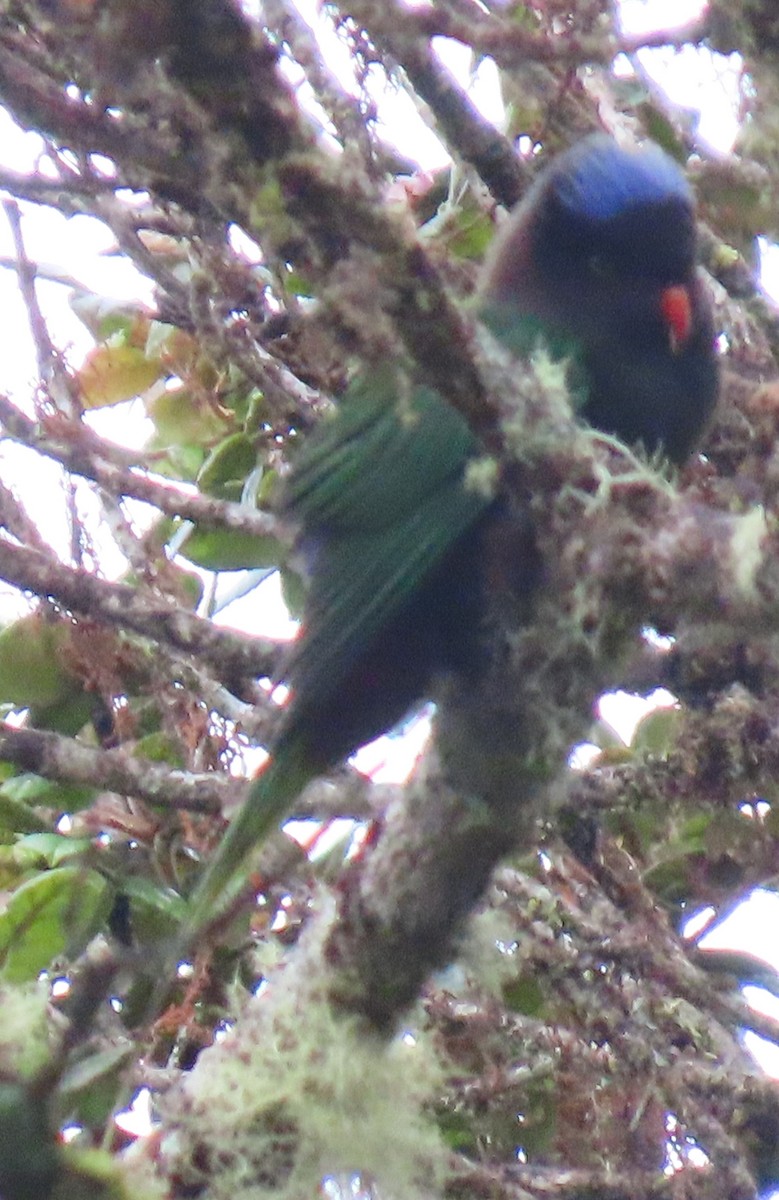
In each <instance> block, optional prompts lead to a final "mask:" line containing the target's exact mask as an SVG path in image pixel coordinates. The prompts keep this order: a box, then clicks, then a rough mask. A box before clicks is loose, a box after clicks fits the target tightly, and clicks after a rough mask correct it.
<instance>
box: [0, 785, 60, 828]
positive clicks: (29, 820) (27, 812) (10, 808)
mask: <svg viewBox="0 0 779 1200" xmlns="http://www.w3.org/2000/svg"><path fill="white" fill-rule="evenodd" d="M49 828H50V824H49V822H48V821H44V819H43V818H42V817H39V816H38V814H37V813H36V812H34V811H33V809H32V808H30V807H29V805H27V804H23V803H21V802H20V801H19V800H14V799H13V798H12V797H10V796H6V795H5V794H4V792H3V791H0V831H2V832H6V833H45V832H48V830H49Z"/></svg>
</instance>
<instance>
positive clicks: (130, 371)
mask: <svg viewBox="0 0 779 1200" xmlns="http://www.w3.org/2000/svg"><path fill="white" fill-rule="evenodd" d="M121 336H122V335H114V337H113V338H112V339H111V340H110V341H108V342H103V343H101V345H99V346H95V347H94V349H93V350H90V352H89V354H88V355H87V357H86V359H85V360H84V364H83V366H82V367H81V369H80V370H79V371H78V372H77V373H76V382H77V383H78V387H79V394H80V398H81V403H82V404H83V406H84V408H86V409H93V408H110V407H111V406H112V405H114V404H121V403H122V402H123V401H124V400H132V399H133V398H134V397H135V396H140V395H141V394H142V393H143V392H145V391H146V390H147V389H148V388H150V387H151V385H152V384H153V383H154V382H155V381H156V380H157V379H159V378H160V376H161V375H162V374H163V367H162V364H161V363H160V362H159V361H158V360H156V359H148V358H147V357H146V355H145V354H144V352H143V350H140V349H138V347H137V346H131V345H129V344H127V343H125V342H119V341H117V338H118V337H121Z"/></svg>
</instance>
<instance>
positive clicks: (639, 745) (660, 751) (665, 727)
mask: <svg viewBox="0 0 779 1200" xmlns="http://www.w3.org/2000/svg"><path fill="white" fill-rule="evenodd" d="M681 719H682V714H681V710H680V709H678V708H675V707H670V706H669V707H667V708H655V709H653V710H652V712H650V713H647V715H646V716H645V717H642V718H641V720H640V721H639V723H638V725H637V726H636V730H635V733H634V734H633V740H632V742H631V746H632V748H633V749H634V750H641V751H643V752H644V753H647V754H652V755H655V756H656V757H658V758H666V757H667V756H668V754H669V753H670V751H671V750H672V749H673V747H674V745H675V744H676V740H677V736H678V733H679V725H680V722H681Z"/></svg>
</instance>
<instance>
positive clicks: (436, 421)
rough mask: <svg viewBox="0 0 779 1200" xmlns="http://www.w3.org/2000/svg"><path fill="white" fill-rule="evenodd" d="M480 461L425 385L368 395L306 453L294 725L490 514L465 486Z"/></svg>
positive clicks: (300, 481)
mask: <svg viewBox="0 0 779 1200" xmlns="http://www.w3.org/2000/svg"><path fill="white" fill-rule="evenodd" d="M480 452H481V453H483V450H482V447H481V445H480V443H479V442H478V441H477V440H476V439H475V438H474V437H473V435H472V434H471V432H470V430H469V429H468V426H467V425H466V423H465V422H464V421H463V419H462V418H461V417H460V416H459V414H458V413H457V412H455V411H454V409H452V408H451V407H450V406H449V405H448V404H446V403H445V401H444V400H442V399H441V397H440V396H438V395H437V393H435V392H433V391H431V390H430V389H427V388H422V387H418V388H415V389H414V392H413V393H412V395H411V396H410V397H408V398H407V399H405V400H402V401H395V402H393V401H392V399H389V400H388V399H387V397H386V395H381V394H379V395H378V396H377V394H376V392H375V391H373V390H372V391H370V392H369V393H368V394H367V395H365V394H363V387H362V386H361V387H360V389H359V390H358V391H356V392H355V391H353V392H352V393H350V396H349V397H348V399H347V400H346V401H345V402H344V406H343V407H342V408H341V410H340V412H339V413H338V415H337V416H336V417H335V418H334V420H333V421H332V422H330V423H329V428H328V427H326V428H325V429H324V430H323V433H322V435H321V439H316V438H315V439H313V444H311V446H310V448H309V447H308V446H307V447H306V448H305V449H304V451H303V453H302V455H301V459H300V461H299V462H298V463H297V464H296V467H295V470H294V473H293V475H292V477H291V480H290V484H289V488H288V492H287V495H286V498H285V508H286V510H287V511H288V512H289V514H290V515H291V516H292V517H294V518H296V519H297V520H299V521H300V522H301V524H302V526H303V528H304V529H305V532H306V537H307V539H308V541H309V542H310V543H313V553H314V554H315V556H316V558H315V563H314V568H313V571H312V578H311V586H310V590H309V595H308V599H307V604H306V617H305V622H304V626H303V630H302V631H301V636H300V638H299V639H298V641H297V642H296V644H295V648H294V650H293V652H292V655H291V657H290V660H289V664H288V672H287V677H288V679H289V681H290V683H291V684H292V687H293V692H294V694H295V697H296V699H293V702H292V705H291V709H290V714H289V720H290V723H291V726H292V727H293V728H294V725H295V716H296V710H297V712H298V713H300V715H302V710H306V711H310V710H311V708H312V707H315V706H316V704H317V703H319V702H321V699H322V698H323V697H324V696H326V695H330V694H331V693H332V692H333V691H334V690H335V689H336V688H337V687H338V682H339V679H342V678H343V677H344V676H345V675H346V674H347V673H348V671H349V669H350V667H351V666H352V665H353V663H354V662H355V661H356V660H357V659H358V658H359V656H360V653H361V652H362V650H363V649H364V647H366V646H367V645H369V644H370V643H371V641H372V640H373V638H374V637H375V636H376V635H377V634H378V633H379V632H380V631H381V630H382V629H383V628H384V627H385V626H386V625H387V624H388V623H389V622H390V621H391V620H392V618H393V617H394V616H395V615H396V614H397V613H398V611H399V610H400V609H401V607H402V606H403V604H404V603H405V602H406V601H407V600H408V599H409V598H410V597H411V596H412V595H413V593H414V589H415V588H416V587H417V586H418V585H419V584H420V583H421V582H422V581H423V580H424V579H425V578H426V577H427V576H429V575H430V574H431V572H432V571H433V570H434V568H435V567H436V565H437V564H438V563H439V562H440V561H441V559H442V558H443V557H444V556H445V555H446V553H447V552H448V551H449V550H450V549H451V548H452V546H453V545H454V544H455V543H456V541H457V539H458V538H459V537H460V536H461V535H462V534H463V533H464V532H465V531H466V530H467V529H469V528H470V527H471V526H472V525H473V524H474V522H475V521H476V520H477V519H478V517H479V516H480V515H481V514H482V513H483V512H484V511H485V510H486V508H487V507H488V506H489V504H490V503H491V499H490V497H489V496H488V495H485V494H484V492H483V491H481V492H480V491H477V490H475V489H471V488H469V487H468V486H467V481H466V467H467V464H468V462H469V460H473V459H474V458H475V457H476V456H477V455H478V454H479V453H480ZM319 538H321V540H322V552H321V555H320V554H317V550H318V546H317V540H318V539H319Z"/></svg>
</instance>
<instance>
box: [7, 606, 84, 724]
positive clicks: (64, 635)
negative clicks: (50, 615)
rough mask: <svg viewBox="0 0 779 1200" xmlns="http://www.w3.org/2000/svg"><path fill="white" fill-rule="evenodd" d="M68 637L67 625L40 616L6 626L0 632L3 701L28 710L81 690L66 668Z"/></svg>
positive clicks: (32, 614) (33, 615)
mask: <svg viewBox="0 0 779 1200" xmlns="http://www.w3.org/2000/svg"><path fill="white" fill-rule="evenodd" d="M69 636H70V629H69V627H68V625H67V624H65V622H57V623H56V624H52V623H50V622H49V621H45V620H44V619H43V618H42V617H41V616H39V615H38V614H37V613H31V614H30V615H29V616H26V617H22V618H21V619H20V620H18V621H14V622H13V624H11V625H8V626H6V628H5V629H4V630H3V631H2V633H0V701H3V702H7V703H12V704H15V705H16V706H17V707H24V708H26V707H28V706H29V705H31V704H42V705H46V704H54V703H55V702H57V701H60V700H63V699H64V698H65V697H67V696H68V695H69V694H71V693H73V692H75V691H79V690H80V689H79V687H78V684H77V682H76V680H75V678H74V676H73V675H72V674H71V673H70V672H69V671H67V670H66V669H65V667H64V666H63V657H64V654H63V652H64V650H65V648H66V644H67V641H68V639H69Z"/></svg>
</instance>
